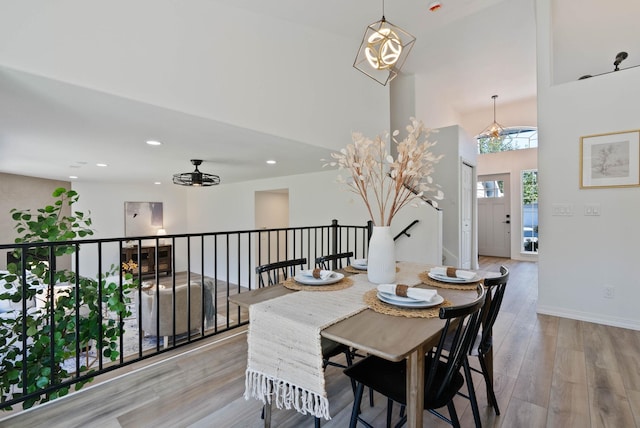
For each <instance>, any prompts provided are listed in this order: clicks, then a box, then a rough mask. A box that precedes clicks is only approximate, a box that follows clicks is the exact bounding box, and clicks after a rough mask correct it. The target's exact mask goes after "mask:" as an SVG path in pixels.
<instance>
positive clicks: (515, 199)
mask: <svg viewBox="0 0 640 428" xmlns="http://www.w3.org/2000/svg"><path fill="white" fill-rule="evenodd" d="M537 168H538V149H537V148H534V149H524V150H512V151H508V152H499V153H487V154H482V155H478V170H477V171H478V176H480V175H488V174H509V177H510V181H511V183H510V184H511V194H510V195H509V196H510V198H511V201H510V203H511V206H510V213H511V258H512V259H514V260H525V261H526V260H529V261H536V260H538V257H537V255H533V254H529V253H522V252H521V247H522V244H521V242H522V241H521V235H520V231H521V230H522V203H521V200H522V175H521V174H522V171H524V170H531V169H537ZM542 245H545V244H544V243H543V244H542Z"/></svg>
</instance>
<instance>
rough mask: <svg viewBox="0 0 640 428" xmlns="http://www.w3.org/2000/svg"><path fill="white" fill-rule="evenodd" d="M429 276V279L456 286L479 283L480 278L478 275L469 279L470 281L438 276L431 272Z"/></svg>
mask: <svg viewBox="0 0 640 428" xmlns="http://www.w3.org/2000/svg"><path fill="white" fill-rule="evenodd" d="M428 275H429V278H431V279H435V280H436V281H441V282H450V283H454V284H469V283H472V282H477V281H478V276H477V275H475V276H474V277H473V278H469V279H465V278H456V277H452V276H447V275H438V274H436V273H432V272H429V273H428Z"/></svg>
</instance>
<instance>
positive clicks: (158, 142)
mask: <svg viewBox="0 0 640 428" xmlns="http://www.w3.org/2000/svg"><path fill="white" fill-rule="evenodd" d="M147 144H148V145H150V146H161V145H162V143H161V142H160V141H156V140H148V141H147Z"/></svg>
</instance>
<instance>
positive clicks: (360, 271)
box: [342, 265, 367, 273]
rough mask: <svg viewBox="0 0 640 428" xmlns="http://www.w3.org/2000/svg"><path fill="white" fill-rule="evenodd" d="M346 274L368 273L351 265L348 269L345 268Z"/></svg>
mask: <svg viewBox="0 0 640 428" xmlns="http://www.w3.org/2000/svg"><path fill="white" fill-rule="evenodd" d="M342 270H343V271H345V272H349V273H367V271H366V270H364V269H356V268H354V267H353V266H351V265H349V266H347V267H345V268H344V269H342Z"/></svg>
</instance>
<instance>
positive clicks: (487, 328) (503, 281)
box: [466, 266, 509, 415]
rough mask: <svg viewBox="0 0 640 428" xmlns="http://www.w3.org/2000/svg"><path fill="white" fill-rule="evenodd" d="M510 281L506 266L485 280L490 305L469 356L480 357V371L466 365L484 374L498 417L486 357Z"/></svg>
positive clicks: (492, 404) (485, 308)
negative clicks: (493, 276) (498, 273)
mask: <svg viewBox="0 0 640 428" xmlns="http://www.w3.org/2000/svg"><path fill="white" fill-rule="evenodd" d="M508 281H509V269H507V268H506V267H505V266H500V276H498V277H495V278H486V279H485V280H484V287H485V290H486V293H487V299H488V300H489V304H488V305H485V307H484V308H483V309H482V312H481V314H480V318H481V319H482V331H481V332H480V333H479V334H478V335H477V339H476V342H475V344H474V346H473V347H472V348H471V352H470V354H469V355H472V356H477V357H478V362H479V363H480V370H478V369H476V368H474V367H471V366H470V364H469V361H468V359H467V361H466V364H467V365H468V366H469V367H470V369H471V370H472V371H475V372H477V373H482V376H483V377H484V382H485V384H486V387H487V395H488V399H489V404H490V405H491V406H492V407H493V410H494V411H495V413H496V415H499V414H500V409H499V408H498V400H497V399H496V393H495V391H494V390H493V382H492V380H491V376H490V374H489V370H488V368H487V360H486V356H487V354H488V353H489V351H490V350H491V348H492V347H493V334H492V330H493V325H494V324H495V322H496V318H498V313H499V312H500V306H501V305H502V299H503V297H504V292H505V290H506V289H507V282H508ZM467 381H468V382H472V380H471V373H470V372H469V373H468V375H467Z"/></svg>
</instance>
